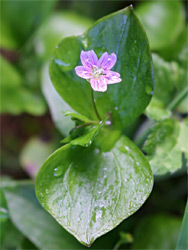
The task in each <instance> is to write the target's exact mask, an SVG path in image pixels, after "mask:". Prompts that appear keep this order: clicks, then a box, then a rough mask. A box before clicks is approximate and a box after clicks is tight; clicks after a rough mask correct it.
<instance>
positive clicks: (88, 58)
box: [80, 50, 98, 68]
mask: <svg viewBox="0 0 188 250" xmlns="http://www.w3.org/2000/svg"><path fill="white" fill-rule="evenodd" d="M80 59H81V62H82V64H83V66H85V67H88V68H93V66H94V65H97V62H98V58H97V55H96V54H95V52H94V50H89V51H83V50H82V51H81V54H80Z"/></svg>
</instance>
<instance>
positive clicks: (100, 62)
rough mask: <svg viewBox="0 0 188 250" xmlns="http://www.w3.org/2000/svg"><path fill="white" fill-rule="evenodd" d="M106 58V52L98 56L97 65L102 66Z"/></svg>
mask: <svg viewBox="0 0 188 250" xmlns="http://www.w3.org/2000/svg"><path fill="white" fill-rule="evenodd" d="M107 59H108V53H107V52H104V53H103V54H102V56H101V57H100V59H99V61H98V63H97V66H98V67H99V68H100V67H102V68H103V67H104V64H105V62H106V60H107Z"/></svg>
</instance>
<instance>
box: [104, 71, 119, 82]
mask: <svg viewBox="0 0 188 250" xmlns="http://www.w3.org/2000/svg"><path fill="white" fill-rule="evenodd" d="M105 78H106V80H107V84H114V83H118V82H121V81H122V79H121V78H120V74H119V73H118V72H115V71H111V70H109V71H107V72H106V75H105Z"/></svg>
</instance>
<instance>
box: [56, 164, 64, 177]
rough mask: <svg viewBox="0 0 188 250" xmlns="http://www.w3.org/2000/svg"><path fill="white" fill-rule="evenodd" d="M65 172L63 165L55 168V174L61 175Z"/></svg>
mask: <svg viewBox="0 0 188 250" xmlns="http://www.w3.org/2000/svg"><path fill="white" fill-rule="evenodd" d="M62 173H63V166H61V165H60V166H58V167H57V168H54V176H55V177H59V176H61V175H62Z"/></svg>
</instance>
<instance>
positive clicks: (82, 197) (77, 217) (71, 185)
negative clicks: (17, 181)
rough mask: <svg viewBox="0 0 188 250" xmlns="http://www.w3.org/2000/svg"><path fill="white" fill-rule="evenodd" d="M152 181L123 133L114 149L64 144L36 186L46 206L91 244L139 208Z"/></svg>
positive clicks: (61, 222)
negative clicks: (106, 149)
mask: <svg viewBox="0 0 188 250" xmlns="http://www.w3.org/2000/svg"><path fill="white" fill-rule="evenodd" d="M99 136H100V135H99ZM152 185H153V177H152V172H151V169H150V166H149V164H148V162H147V160H146V159H145V157H144V155H143V154H142V153H141V152H140V150H139V149H138V148H137V147H136V146H135V145H134V144H133V143H132V142H131V141H130V140H129V139H128V138H126V137H122V138H121V139H120V140H118V142H117V143H116V144H115V146H114V148H113V149H112V150H111V151H110V152H102V151H100V150H99V149H98V148H96V147H95V146H94V144H92V145H91V146H90V147H80V146H72V145H70V144H67V145H65V146H63V147H62V148H60V149H58V150H57V151H56V152H55V153H54V154H52V155H51V156H50V157H49V158H48V159H47V160H46V162H45V163H44V164H43V166H42V167H41V169H40V170H39V173H38V176H37V179H36V186H35V187H36V194H37V197H38V199H39V201H40V203H41V204H43V206H44V208H45V209H46V210H47V211H48V212H49V213H50V214H51V215H52V216H53V217H54V218H55V219H56V220H57V221H58V222H59V223H60V224H61V225H62V226H63V227H64V228H65V229H66V230H67V231H68V232H70V233H71V234H73V235H74V236H75V237H76V238H77V239H78V240H79V241H80V242H81V243H82V244H85V245H88V246H89V245H91V244H92V243H93V242H94V240H95V239H97V238H98V237H99V236H101V235H103V234H105V233H107V232H108V231H110V230H112V229H113V228H114V227H116V226H117V225H118V224H120V223H121V222H122V221H123V220H124V219H126V218H127V217H129V216H130V215H131V214H133V213H134V212H135V211H137V210H138V209H139V208H140V206H141V205H142V204H143V203H144V202H145V200H146V199H147V197H148V195H149V194H150V192H151V189H152Z"/></svg>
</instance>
